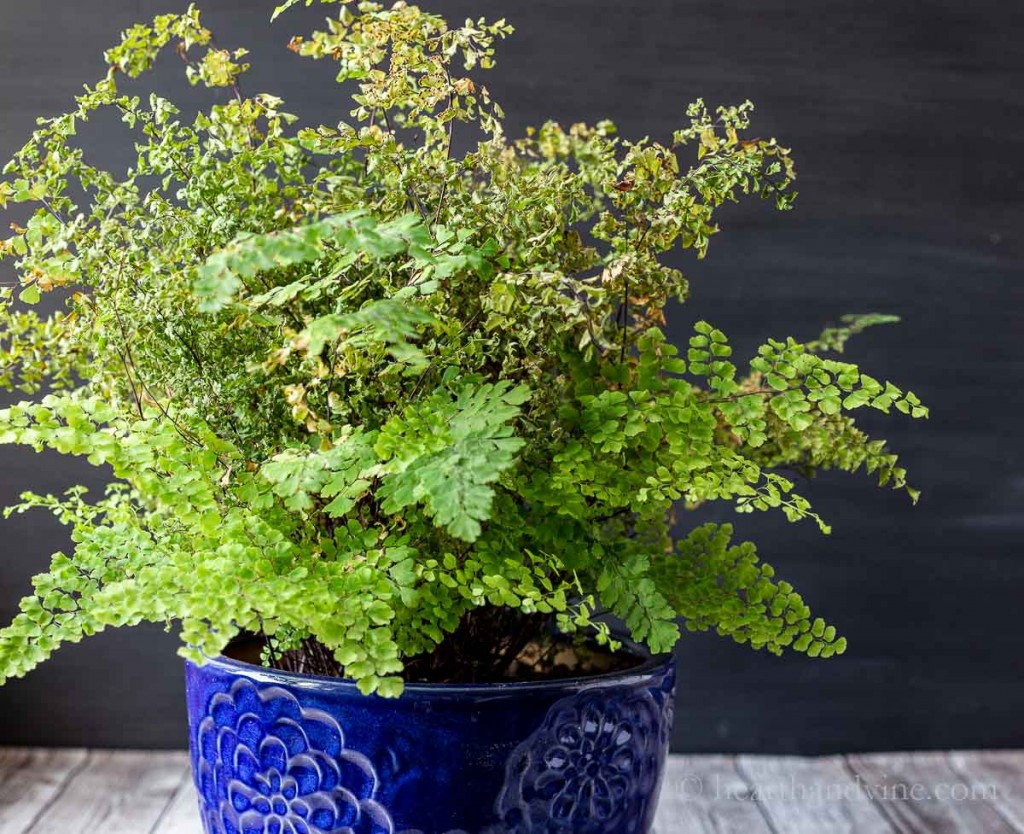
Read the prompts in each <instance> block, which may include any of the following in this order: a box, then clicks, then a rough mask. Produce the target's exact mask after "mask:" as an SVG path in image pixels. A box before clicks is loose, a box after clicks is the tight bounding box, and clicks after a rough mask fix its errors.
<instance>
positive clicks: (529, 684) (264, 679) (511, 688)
mask: <svg viewBox="0 0 1024 834" xmlns="http://www.w3.org/2000/svg"><path fill="white" fill-rule="evenodd" d="M615 639H616V640H617V641H618V642H620V643H622V645H623V647H625V648H627V649H628V650H629V651H631V652H632V653H633V654H636V655H639V656H640V657H641V658H643V660H642V661H641V662H640V663H639V664H637V665H636V666H632V667H630V668H629V669H620V670H618V671H613V672H601V673H600V674H596V675H581V676H576V677H567V678H551V679H547V680H525V681H495V682H492V683H424V682H413V683H406V684H405V689H404V692H403V693H402V696H400V698H399V700H401V697H404V696H405V695H407V694H413V695H420V696H447V695H472V696H475V697H479V696H488V695H518V694H524V693H530V692H548V691H551V690H565V691H576V690H581V689H588V688H591V687H604V686H620V685H623V684H627V685H638V684H640V683H642V682H643V681H645V680H647V679H649V678H651V677H654V676H656V675H658V674H659V673H662V672H667V671H668V670H669V669H670V668H671V667H672V666H673V665H674V664H675V657H674V655H673V654H672V653H670V652H669V653H665V654H651V652H650V651H648V650H647V649H646V648H645V647H644V646H642V645H641V644H639V643H636V642H635V641H633V640H630V639H627V638H622V637H616V638H615ZM189 663H192V661H189ZM193 665H198V664H193ZM202 666H211V667H213V668H216V669H221V670H222V671H226V672H232V673H235V674H243V675H246V676H247V677H250V678H254V679H257V680H259V681H260V682H261V683H276V684H278V685H282V686H292V687H299V688H302V687H306V688H312V687H313V686H314V685H316V684H320V685H325V686H327V687H330V688H334V689H340V690H345V691H348V692H350V693H351V694H355V695H359V697H363V698H365V697H378V698H379V697H381V696H379V695H376V693H374V694H373V695H371V696H365V695H363V694H362V693H361V692H360V691H359V688H358V687H357V686H356V683H355V681H353V680H350V679H348V678H333V677H326V676H324V675H307V674H302V673H298V672H286V671H283V670H280V669H271V668H269V667H266V666H257V665H256V664H254V663H247V662H246V661H244V660H237V659H236V658H233V657H227V656H225V655H224V654H220V655H217V656H216V657H208V658H206V660H205V662H204V663H203V664H202Z"/></svg>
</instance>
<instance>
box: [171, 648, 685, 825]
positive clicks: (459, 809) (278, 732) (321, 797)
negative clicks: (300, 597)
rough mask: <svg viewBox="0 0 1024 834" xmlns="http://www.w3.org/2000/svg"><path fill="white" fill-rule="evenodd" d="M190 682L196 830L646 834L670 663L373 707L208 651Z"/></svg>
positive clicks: (663, 746)
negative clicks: (210, 658)
mask: <svg viewBox="0 0 1024 834" xmlns="http://www.w3.org/2000/svg"><path fill="white" fill-rule="evenodd" d="M186 685H187V697H188V712H189V725H190V733H191V750H192V765H193V773H194V776H195V781H196V787H197V788H198V791H199V797H200V800H199V804H200V813H201V814H202V818H203V824H204V826H205V830H206V834H647V832H648V831H649V830H650V827H651V824H652V821H653V817H654V809H655V804H656V802H657V794H658V789H659V787H660V783H661V776H662V770H663V767H664V763H665V757H666V754H667V752H668V742H669V736H670V734H671V729H672V713H673V696H674V688H675V667H674V664H673V662H672V660H671V658H667V657H660V658H651V659H649V660H647V661H646V662H645V663H643V664H642V665H641V666H638V667H636V668H634V669H631V670H629V671H626V672H620V673H616V674H608V675H600V676H593V677H589V678H576V679H570V680H563V681H544V682H524V683H504V684H481V685H472V686H453V685H444V684H412V685H409V686H407V687H406V691H405V693H404V694H403V695H402V697H401V698H398V699H382V698H378V697H376V696H371V697H365V696H363V695H361V694H360V693H359V691H358V690H357V689H356V687H355V686H354V684H352V683H350V682H348V681H343V680H340V679H337V678H317V677H308V676H302V675H293V674H288V673H283V672H277V671H273V670H270V669H264V668H261V667H258V666H253V665H250V664H247V663H243V662H241V661H237V660H231V659H224V658H220V659H217V660H213V661H210V662H208V663H206V664H205V665H203V666H202V667H198V666H196V665H194V664H191V663H189V664H187V666H186Z"/></svg>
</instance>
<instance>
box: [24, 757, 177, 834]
mask: <svg viewBox="0 0 1024 834" xmlns="http://www.w3.org/2000/svg"><path fill="white" fill-rule="evenodd" d="M186 766H187V764H186V757H185V754H184V753H177V752H175V753H166V752H164V753H143V752H135V751H129V752H124V751H121V752H114V751H94V752H92V753H90V754H89V758H88V760H87V762H86V764H85V766H84V767H82V768H81V769H80V770H79V771H78V772H77V773H75V774H73V775H72V777H71V779H70V780H69V781H68V782H67V783H66V784H65V785H64V786H63V789H62V790H60V791H58V792H57V794H56V795H55V796H54V797H53V798H52V800H51V801H50V803H49V804H48V806H47V807H46V808H45V809H44V810H43V811H42V813H40V814H39V816H38V817H36V819H35V820H34V821H33V823H32V824H31V825H30V826H29V827H28V828H27V829H26V830H25V834H149V832H150V831H151V830H152V829H153V827H154V826H155V825H156V823H157V821H158V820H159V819H160V817H161V816H162V815H163V813H164V811H165V810H166V809H167V806H168V805H169V803H170V802H171V800H172V799H173V798H174V795H175V793H176V792H177V790H178V788H179V786H180V785H181V782H182V777H183V774H184V773H185V768H186ZM5 834H6V832H5ZM12 834H16V832H12Z"/></svg>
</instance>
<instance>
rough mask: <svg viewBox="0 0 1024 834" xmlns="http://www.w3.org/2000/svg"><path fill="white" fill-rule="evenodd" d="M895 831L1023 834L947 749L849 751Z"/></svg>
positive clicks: (907, 833)
mask: <svg viewBox="0 0 1024 834" xmlns="http://www.w3.org/2000/svg"><path fill="white" fill-rule="evenodd" d="M847 761H848V762H849V764H850V767H851V768H852V769H853V771H854V772H855V773H857V774H859V775H860V777H861V778H862V779H863V783H864V785H865V788H866V790H868V791H869V792H870V793H871V796H872V797H873V798H874V800H875V802H876V803H877V804H878V806H879V807H880V808H881V809H882V810H883V811H884V812H885V814H886V815H887V816H888V817H889V819H890V820H891V821H892V823H893V827H894V828H895V829H896V831H897V832H899V834H1022V832H1021V830H1020V829H1018V828H1017V827H1016V826H1014V825H1013V824H1012V823H1011V822H1010V821H1009V820H1007V819H1006V817H1005V816H1003V814H1002V813H1001V812H1000V811H999V809H998V808H997V807H996V806H995V805H994V804H993V803H992V802H991V801H990V800H989V799H988V798H987V797H986V796H985V795H984V793H983V792H977V791H973V790H972V789H971V786H970V785H969V784H967V783H966V782H965V780H964V779H963V778H962V777H961V776H960V775H959V774H958V773H957V772H956V771H955V770H954V769H953V767H952V765H951V764H950V761H949V757H948V755H947V754H945V753H918V754H913V755H909V754H889V755H871V756H848V757H847Z"/></svg>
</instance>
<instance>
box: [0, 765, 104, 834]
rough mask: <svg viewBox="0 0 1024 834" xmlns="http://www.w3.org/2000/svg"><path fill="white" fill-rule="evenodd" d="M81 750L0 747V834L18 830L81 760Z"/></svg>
mask: <svg viewBox="0 0 1024 834" xmlns="http://www.w3.org/2000/svg"><path fill="white" fill-rule="evenodd" d="M86 757H87V754H86V752H85V751H84V750H29V749H25V748H17V747H10V748H0V834H22V832H24V831H26V830H28V828H29V826H31V825H32V823H33V822H35V820H36V819H37V817H39V815H40V814H41V813H42V812H43V810H44V809H45V808H46V807H47V806H48V805H49V804H50V803H51V802H52V801H53V799H54V797H56V796H57V795H58V794H59V793H60V792H61V790H63V788H64V786H65V785H66V784H67V782H68V780H70V779H71V778H72V777H73V776H74V774H75V773H77V772H78V771H79V770H80V769H81V768H82V767H83V765H84V764H85V762H86Z"/></svg>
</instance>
